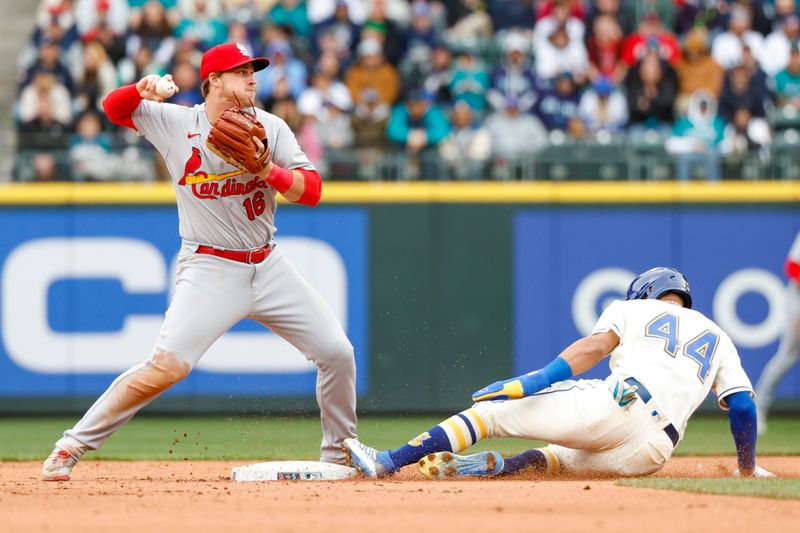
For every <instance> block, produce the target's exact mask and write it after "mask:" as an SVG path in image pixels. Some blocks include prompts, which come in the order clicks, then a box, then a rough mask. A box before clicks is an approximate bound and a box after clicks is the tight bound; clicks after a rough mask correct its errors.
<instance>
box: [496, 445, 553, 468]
mask: <svg viewBox="0 0 800 533" xmlns="http://www.w3.org/2000/svg"><path fill="white" fill-rule="evenodd" d="M559 466H560V465H559V463H558V457H556V454H554V453H553V452H552V451H550V450H548V449H547V448H536V449H535V450H528V451H527V452H523V453H521V454H519V455H515V456H514V457H509V458H507V459H504V460H503V471H502V473H503V474H516V473H518V472H523V471H525V470H530V471H532V472H534V473H536V474H555V473H556V472H558V469H559Z"/></svg>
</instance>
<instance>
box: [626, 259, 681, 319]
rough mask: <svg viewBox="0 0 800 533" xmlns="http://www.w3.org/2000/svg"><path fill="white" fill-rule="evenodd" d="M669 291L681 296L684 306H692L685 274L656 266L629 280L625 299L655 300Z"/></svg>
mask: <svg viewBox="0 0 800 533" xmlns="http://www.w3.org/2000/svg"><path fill="white" fill-rule="evenodd" d="M669 293H675V294H677V295H678V296H680V297H681V298H683V303H684V305H685V307H687V308H689V309H691V308H692V293H691V292H690V291H689V281H688V280H687V279H686V276H684V275H683V274H681V273H680V272H678V271H677V270H675V269H674V268H669V267H656V268H651V269H650V270H648V271H647V272H643V273H641V274H639V275H638V276H636V277H635V278H634V279H633V281H631V284H630V287H628V296H627V298H626V300H646V299H651V300H653V299H654V300H657V299H659V298H661V297H662V296H664V295H665V294H669Z"/></svg>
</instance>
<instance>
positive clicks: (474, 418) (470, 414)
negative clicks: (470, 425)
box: [465, 409, 487, 439]
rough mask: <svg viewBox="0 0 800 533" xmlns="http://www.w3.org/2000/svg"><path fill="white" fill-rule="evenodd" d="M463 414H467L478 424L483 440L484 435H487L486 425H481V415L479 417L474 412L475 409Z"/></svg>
mask: <svg viewBox="0 0 800 533" xmlns="http://www.w3.org/2000/svg"><path fill="white" fill-rule="evenodd" d="M465 412H466V413H469V416H471V417H472V419H473V420H475V422H477V423H478V427H479V428H480V429H481V438H482V439H485V438H486V435H487V433H486V424H484V423H483V419H482V418H481V415H479V414H478V412H477V411H475V409H467V410H466V411H465Z"/></svg>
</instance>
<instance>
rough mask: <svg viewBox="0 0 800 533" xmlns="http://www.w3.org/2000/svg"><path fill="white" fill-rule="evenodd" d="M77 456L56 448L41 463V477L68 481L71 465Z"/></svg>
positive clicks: (76, 460) (48, 479)
mask: <svg viewBox="0 0 800 533" xmlns="http://www.w3.org/2000/svg"><path fill="white" fill-rule="evenodd" d="M77 462H78V458H77V457H75V456H74V455H72V454H70V453H69V452H68V451H66V450H62V449H60V448H56V449H55V450H53V453H51V454H50V457H48V458H47V459H45V460H44V463H43V464H42V479H44V480H45V481H69V475H70V473H71V472H72V467H73V466H75V463H77Z"/></svg>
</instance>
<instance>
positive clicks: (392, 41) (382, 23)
mask: <svg viewBox="0 0 800 533" xmlns="http://www.w3.org/2000/svg"><path fill="white" fill-rule="evenodd" d="M387 7H388V6H387V2H386V0H373V2H372V9H371V11H370V12H369V15H368V17H367V21H366V22H365V23H364V26H363V28H362V39H363V38H364V35H363V31H364V30H367V29H369V30H370V31H372V32H374V34H378V35H380V36H381V43H382V45H383V54H384V55H385V56H386V60H387V61H389V63H391V64H392V65H394V66H395V67H397V66H398V65H399V64H400V59H401V58H402V57H403V54H404V53H405V50H406V40H405V31H404V30H403V29H401V28H400V26H399V25H398V24H397V22H396V21H394V20H392V18H390V16H389V14H388V13H387Z"/></svg>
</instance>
